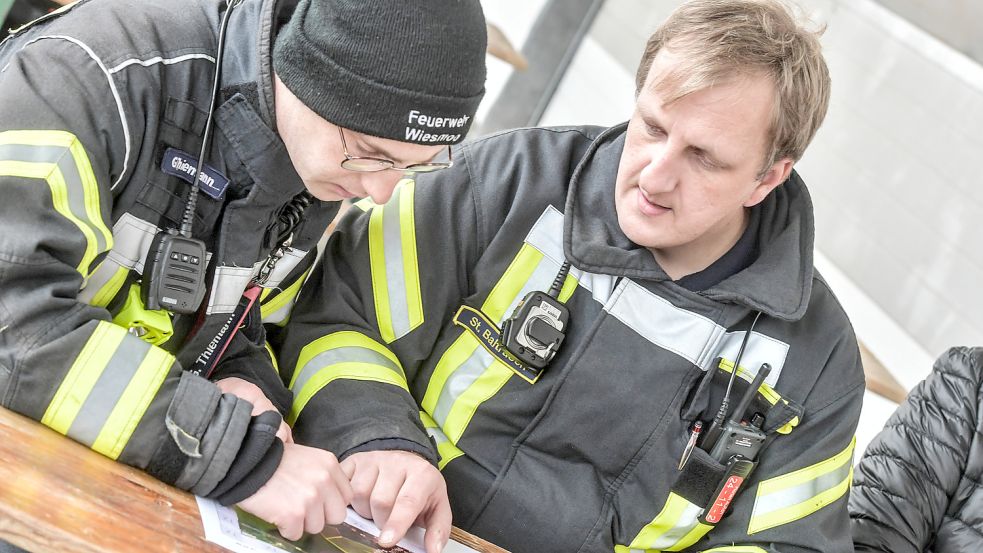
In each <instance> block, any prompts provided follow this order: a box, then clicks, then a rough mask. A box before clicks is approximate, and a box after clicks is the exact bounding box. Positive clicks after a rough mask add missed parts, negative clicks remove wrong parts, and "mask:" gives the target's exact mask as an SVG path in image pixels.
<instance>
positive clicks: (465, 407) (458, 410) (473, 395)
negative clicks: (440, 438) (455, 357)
mask: <svg viewBox="0 0 983 553" xmlns="http://www.w3.org/2000/svg"><path fill="white" fill-rule="evenodd" d="M513 374H515V373H513V372H512V369H509V368H508V367H506V366H505V365H504V364H503V363H501V362H499V361H498V360H494V361H492V364H491V365H490V366H489V367H488V368H487V369H485V372H483V373H482V374H481V376H479V377H478V379H477V380H475V381H474V383H473V384H471V386H469V387H468V389H467V390H465V392H464V393H463V394H461V395H460V396H459V397H458V398H457V401H455V402H454V404H453V406H452V407H451V410H450V413H449V414H448V415H447V420H446V421H444V426H443V429H444V433H445V434H447V438H448V439H449V440H450V441H451V442H452V443H454V444H457V441H458V440H460V439H461V436H462V435H463V434H464V431H465V430H467V428H468V425H469V424H471V418H472V417H474V413H475V411H477V410H478V406H479V405H481V404H482V403H484V402H485V401H487V400H488V399H489V398H490V397H492V396H493V395H495V394H496V393H498V391H499V390H501V389H502V386H505V383H506V382H508V381H509V378H511V377H512V375H513Z"/></svg>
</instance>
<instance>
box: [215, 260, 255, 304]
mask: <svg viewBox="0 0 983 553" xmlns="http://www.w3.org/2000/svg"><path fill="white" fill-rule="evenodd" d="M258 267H259V264H257V265H256V266H254V267H219V268H217V269H215V278H214V279H213V280H212V287H211V296H209V298H208V308H207V309H206V310H205V314H206V315H212V314H214V313H232V312H233V311H235V308H236V306H237V305H239V298H241V297H242V293H243V292H244V291H245V290H246V286H248V285H249V281H250V280H251V279H252V278H253V274H254V273H255V271H256V269H258Z"/></svg>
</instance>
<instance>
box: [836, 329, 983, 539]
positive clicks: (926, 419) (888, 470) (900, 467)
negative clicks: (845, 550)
mask: <svg viewBox="0 0 983 553" xmlns="http://www.w3.org/2000/svg"><path fill="white" fill-rule="evenodd" d="M981 380H983V348H952V349H950V350H949V351H947V352H945V353H944V354H943V355H942V357H940V358H939V359H938V361H936V362H935V368H934V369H933V371H932V374H931V375H929V377H928V378H927V379H926V380H925V381H924V382H922V383H921V384H919V385H918V386H917V387H916V388H915V389H914V390H913V391H912V392H911V395H910V396H909V397H908V399H907V400H906V401H905V402H904V403H903V404H901V406H900V407H899V408H898V410H897V412H895V413H894V415H892V416H891V418H890V419H889V420H888V422H887V425H886V426H885V427H884V430H882V431H881V433H880V434H878V435H877V437H876V438H875V439H874V441H873V442H871V444H870V446H869V447H868V448H867V451H866V452H865V453H864V456H863V459H861V461H860V464H859V466H858V467H857V469H856V471H855V473H854V480H853V491H852V493H851V495H850V503H849V506H850V517H851V519H852V526H853V539H854V543H855V544H856V550H857V551H889V552H891V553H907V552H911V551H917V552H921V551H927V552H931V551H934V552H938V553H942V552H946V553H948V552H963V551H966V552H973V553H977V552H981V551H983V477H981V473H983V433H981V431H983V421H981V418H980V411H981V410H983V397H981V395H980V382H981Z"/></svg>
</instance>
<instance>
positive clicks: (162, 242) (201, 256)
mask: <svg viewBox="0 0 983 553" xmlns="http://www.w3.org/2000/svg"><path fill="white" fill-rule="evenodd" d="M206 255H207V254H206V251H205V243H204V242H202V241H201V240H197V239H194V238H190V237H186V236H181V235H180V234H178V233H177V231H169V232H160V233H157V236H155V237H154V241H153V243H152V244H151V246H150V255H148V256H147V261H146V267H144V270H143V274H144V279H143V280H144V282H143V286H141V287H140V289H141V295H142V296H143V298H142V299H143V303H144V305H145V306H146V308H147V309H151V310H156V309H166V310H167V311H170V312H172V313H181V314H188V313H194V312H196V311H198V307H199V306H200V305H201V302H202V300H203V299H204V297H205V257H206Z"/></svg>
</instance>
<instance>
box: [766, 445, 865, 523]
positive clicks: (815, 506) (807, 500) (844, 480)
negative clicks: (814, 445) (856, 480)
mask: <svg viewBox="0 0 983 553" xmlns="http://www.w3.org/2000/svg"><path fill="white" fill-rule="evenodd" d="M856 443H857V439H856V438H853V439H852V440H851V441H850V445H848V446H847V447H846V449H844V450H843V451H841V452H839V453H837V454H836V455H834V456H832V457H830V458H829V459H826V460H825V461H820V462H819V463H816V464H814V465H811V466H808V467H805V468H803V469H799V470H797V471H795V472H790V473H788V474H784V475H782V476H777V477H775V478H770V479H768V480H765V481H763V482H761V484H759V485H758V492H757V495H756V496H755V498H754V509H753V510H752V512H751V521H750V523H749V524H748V534H754V533H756V532H761V531H762V530H767V529H769V528H774V527H776V526H781V525H782V524H788V523H789V522H794V521H796V520H799V519H801V518H803V517H806V516H808V515H811V514H812V513H814V512H816V511H818V510H819V509H822V508H823V507H825V506H826V505H829V504H830V503H833V502H834V501H836V500H838V499H840V498H841V497H843V496H844V495H846V493H847V491H848V490H849V489H850V482H851V481H852V479H853V449H854V447H855V445H856Z"/></svg>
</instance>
